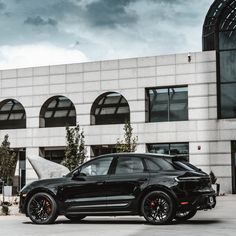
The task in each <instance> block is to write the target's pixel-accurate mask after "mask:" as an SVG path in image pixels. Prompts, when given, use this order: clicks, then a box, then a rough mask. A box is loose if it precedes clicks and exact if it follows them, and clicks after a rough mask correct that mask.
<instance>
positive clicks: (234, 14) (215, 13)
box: [203, 0, 236, 119]
mask: <svg viewBox="0 0 236 236" xmlns="http://www.w3.org/2000/svg"><path fill="white" fill-rule="evenodd" d="M203 50H204V51H209V50H216V52H217V54H216V55H217V97H218V98H217V101H218V102H217V103H218V106H217V107H218V118H223V119H225V118H236V96H235V91H236V67H235V64H236V0H215V1H214V3H213V4H212V5H211V7H210V10H209V11H208V13H207V16H206V19H205V22H204V26H203Z"/></svg>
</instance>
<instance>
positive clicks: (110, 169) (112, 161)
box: [71, 155, 115, 178]
mask: <svg viewBox="0 0 236 236" xmlns="http://www.w3.org/2000/svg"><path fill="white" fill-rule="evenodd" d="M106 158H112V159H111V162H110V165H109V168H108V171H107V174H105V175H87V176H85V177H89V178H90V177H95V178H96V177H99V176H110V175H111V172H112V169H113V165H114V159H115V157H114V156H112V155H111V156H106V157H104V156H102V157H99V158H95V159H92V160H90V161H88V162H86V163H84V164H82V165H81V166H79V167H77V168H76V169H75V170H74V171H72V172H71V173H72V176H73V174H74V173H76V172H79V173H81V169H82V168H83V167H84V166H89V165H91V164H92V163H93V162H95V161H99V160H101V159H106ZM85 168H86V167H85Z"/></svg>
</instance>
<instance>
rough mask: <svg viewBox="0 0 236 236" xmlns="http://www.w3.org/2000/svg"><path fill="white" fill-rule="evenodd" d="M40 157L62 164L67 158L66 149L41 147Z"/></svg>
mask: <svg viewBox="0 0 236 236" xmlns="http://www.w3.org/2000/svg"><path fill="white" fill-rule="evenodd" d="M40 156H42V157H44V158H45V159H47V160H49V161H53V162H56V163H58V164H61V163H62V161H63V159H64V157H65V148H64V147H40Z"/></svg>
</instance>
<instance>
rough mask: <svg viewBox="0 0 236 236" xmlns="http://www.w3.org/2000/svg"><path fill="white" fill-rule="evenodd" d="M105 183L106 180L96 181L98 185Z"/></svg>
mask: <svg viewBox="0 0 236 236" xmlns="http://www.w3.org/2000/svg"><path fill="white" fill-rule="evenodd" d="M105 183H106V181H98V182H96V184H97V185H103V184H105Z"/></svg>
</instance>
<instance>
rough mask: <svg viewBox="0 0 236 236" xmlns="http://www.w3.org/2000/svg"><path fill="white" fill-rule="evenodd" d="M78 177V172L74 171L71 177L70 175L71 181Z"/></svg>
mask: <svg viewBox="0 0 236 236" xmlns="http://www.w3.org/2000/svg"><path fill="white" fill-rule="evenodd" d="M79 176H80V171H79V170H76V171H75V172H74V173H73V175H72V179H76V178H78V177H79Z"/></svg>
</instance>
